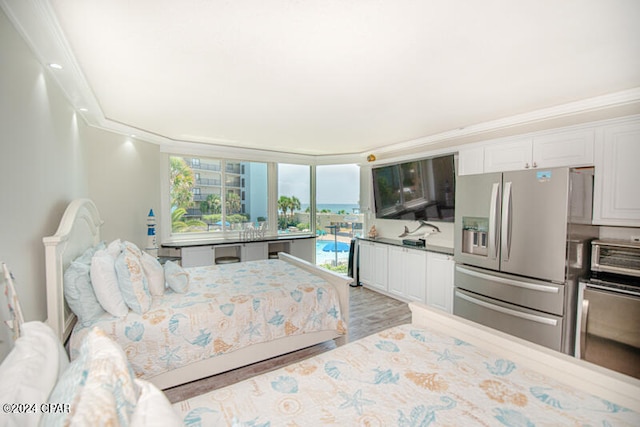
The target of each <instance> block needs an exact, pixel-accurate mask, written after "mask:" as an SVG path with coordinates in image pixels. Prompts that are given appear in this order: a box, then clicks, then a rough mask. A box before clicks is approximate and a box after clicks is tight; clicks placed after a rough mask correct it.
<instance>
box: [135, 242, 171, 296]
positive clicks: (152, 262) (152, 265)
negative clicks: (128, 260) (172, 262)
mask: <svg viewBox="0 0 640 427" xmlns="http://www.w3.org/2000/svg"><path fill="white" fill-rule="evenodd" d="M140 263H141V264H142V269H143V270H144V275H145V276H147V282H148V284H149V292H150V293H151V295H152V296H162V295H164V287H165V281H164V269H163V268H162V264H160V262H159V261H158V260H157V259H156V258H155V257H153V256H151V255H149V254H148V253H146V252H142V256H141V257H140Z"/></svg>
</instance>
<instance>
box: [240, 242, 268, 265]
mask: <svg viewBox="0 0 640 427" xmlns="http://www.w3.org/2000/svg"><path fill="white" fill-rule="evenodd" d="M268 257H269V253H268V246H267V242H249V243H243V244H242V249H241V255H240V259H241V260H242V261H243V262H244V261H257V260H261V259H267V258H268Z"/></svg>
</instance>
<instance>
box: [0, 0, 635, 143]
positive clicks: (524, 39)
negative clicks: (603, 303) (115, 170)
mask: <svg viewBox="0 0 640 427" xmlns="http://www.w3.org/2000/svg"><path fill="white" fill-rule="evenodd" d="M22 1H26V3H31V4H32V7H35V8H37V11H38V13H37V14H32V15H33V16H30V17H21V16H19V15H20V11H19V9H20V8H21V7H23V6H22V5H18V3H20V2H22ZM2 3H3V5H4V8H5V10H9V11H10V13H9V15H11V16H10V17H12V18H13V20H14V22H18V26H20V27H21V29H22V31H23V32H24V33H26V34H28V35H29V36H28V38H29V41H30V43H31V44H32V47H33V48H34V49H35V50H37V51H38V55H39V56H40V58H42V59H43V60H46V61H50V62H65V70H67V68H71V69H72V77H73V78H72V79H67V80H66V83H65V78H64V77H60V81H61V82H62V84H63V85H67V88H66V89H65V90H66V92H67V94H69V96H70V97H71V98H74V99H73V100H72V102H73V103H74V105H75V106H76V107H77V108H81V107H83V105H80V104H82V103H84V104H86V105H84V106H85V107H87V108H89V111H87V112H86V113H85V114H86V117H87V118H88V121H89V122H91V121H92V118H94V119H95V121H96V122H98V123H100V124H101V125H102V126H105V127H113V128H118V129H120V130H122V129H125V130H126V129H130V128H131V129H132V130H131V131H132V132H138V133H141V134H142V135H145V134H146V135H148V136H150V137H157V138H160V139H165V140H175V141H191V142H203V143H212V144H217V145H224V146H227V145H231V146H234V147H248V148H259V149H264V150H275V151H284V152H291V153H299V154H310V155H326V154H347V153H365V152H371V151H375V150H376V149H380V147H385V146H394V145H397V144H399V145H400V146H407V145H409V146H410V145H411V144H412V141H413V142H415V144H420V143H426V142H428V141H438V140H439V138H440V137H441V136H442V137H445V136H447V135H452V134H453V133H455V132H458V133H460V132H461V131H462V130H463V129H467V128H471V129H473V128H474V126H475V127H478V126H479V125H480V124H483V123H484V124H487V123H489V124H491V123H494V124H495V126H493V127H494V128H497V127H500V126H505V125H513V124H517V122H518V121H519V122H525V121H527V120H531V119H532V118H533V117H538V116H536V115H535V114H533V113H532V112H539V111H555V110H553V108H556V109H557V108H558V106H561V105H570V106H573V107H571V108H569V109H568V110H567V112H568V113H576V112H580V111H581V110H584V109H593V108H604V107H609V106H617V104H619V103H620V102H623V103H626V102H631V101H632V102H638V101H639V100H640V95H639V93H640V92H639V90H638V89H639V88H640V24H639V23H640V2H639V1H637V0H563V1H557V0H519V1H512V0H484V1H468V0H467V1H464V0H447V1H444V0H443V1H433V0H423V1H418V0H414V1H406V0H247V1H239V0H235V1H233V0H108V1H105V0H47V1H42V0H20V1H18V0H15V1H13V0H2ZM34 5H35V6H34ZM34 17H35V18H34ZM35 19H39V20H40V21H41V22H39V23H38V22H37V21H34V20H35ZM29 20H32V21H34V22H27V21H29ZM47 29H48V30H47ZM45 30H46V31H49V32H53V33H54V36H55V37H54V38H53V40H54V42H55V43H54V42H52V41H51V40H52V39H51V35H49V36H48V37H50V38H49V39H47V36H46V34H40V36H41V38H43V40H45V43H38V35H36V34H34V33H35V32H43V31H45ZM46 40H49V41H48V42H46ZM47 43H49V44H55V45H56V46H58V47H60V46H62V48H63V51H64V52H60V50H58V54H59V55H62V56H63V57H62V58H60V59H56V58H51V56H53V54H54V52H56V50H55V49H52V48H51V46H47ZM54 47H55V46H54ZM65 70H62V71H61V72H64V71H65ZM70 82H71V83H70ZM69 84H71V85H75V86H76V87H69V86H68V85H69ZM612 94H614V96H613V97H612ZM621 94H622V95H621ZM603 95H604V96H605V97H604V98H602V96H603ZM607 96H608V97H607ZM598 97H600V98H598ZM593 99H604V101H602V102H595V103H594V102H593ZM612 99H613V100H612ZM620 99H622V101H620ZM572 110H575V111H572ZM509 117H516V118H515V119H514V120H512V121H511V122H509V121H508V120H507V121H505V118H509ZM491 127H492V126H491V125H489V128H491ZM403 144H404V145H403Z"/></svg>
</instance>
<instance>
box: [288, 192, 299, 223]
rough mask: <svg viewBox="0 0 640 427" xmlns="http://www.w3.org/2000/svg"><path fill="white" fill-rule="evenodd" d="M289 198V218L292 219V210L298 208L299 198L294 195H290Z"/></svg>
mask: <svg viewBox="0 0 640 427" xmlns="http://www.w3.org/2000/svg"><path fill="white" fill-rule="evenodd" d="M289 200H291V203H290V204H289V209H291V219H292V220H293V211H295V210H296V209H300V199H298V198H297V197H296V196H291V197H290V198H289Z"/></svg>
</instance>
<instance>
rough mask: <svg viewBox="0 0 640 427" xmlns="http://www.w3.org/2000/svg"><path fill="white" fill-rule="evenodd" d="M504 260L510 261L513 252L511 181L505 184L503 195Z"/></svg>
mask: <svg viewBox="0 0 640 427" xmlns="http://www.w3.org/2000/svg"><path fill="white" fill-rule="evenodd" d="M502 211H503V215H502V248H501V253H502V260H503V261H509V252H510V251H511V181H509V182H505V184H504V193H503V195H502Z"/></svg>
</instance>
